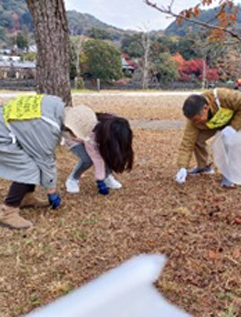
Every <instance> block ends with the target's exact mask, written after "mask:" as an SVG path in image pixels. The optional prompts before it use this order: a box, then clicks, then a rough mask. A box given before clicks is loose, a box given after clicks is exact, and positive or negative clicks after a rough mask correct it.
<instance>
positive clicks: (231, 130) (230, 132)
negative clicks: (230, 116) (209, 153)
mask: <svg viewBox="0 0 241 317" xmlns="http://www.w3.org/2000/svg"><path fill="white" fill-rule="evenodd" d="M235 133H236V130H235V129H234V128H233V127H231V125H228V126H227V127H225V128H224V129H223V130H222V131H221V134H222V137H223V140H224V142H225V143H226V142H227V141H228V139H229V138H230V137H231V136H232V135H234V134H235Z"/></svg>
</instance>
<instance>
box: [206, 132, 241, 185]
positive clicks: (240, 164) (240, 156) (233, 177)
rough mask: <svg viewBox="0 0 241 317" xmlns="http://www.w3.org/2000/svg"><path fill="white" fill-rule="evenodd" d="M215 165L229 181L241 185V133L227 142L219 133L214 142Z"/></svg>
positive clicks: (237, 133) (234, 135)
mask: <svg viewBox="0 0 241 317" xmlns="http://www.w3.org/2000/svg"><path fill="white" fill-rule="evenodd" d="M212 151H213V158H214V163H215V165H216V166H217V168H218V170H219V171H220V172H221V174H222V175H224V176H225V177H226V178H227V179H228V180H229V181H231V182H233V183H235V184H238V185H241V132H236V133H235V134H233V135H232V136H230V137H229V138H228V139H227V140H225V142H224V139H223V136H222V133H221V132H217V133H216V135H215V137H214V140H213V142H212Z"/></svg>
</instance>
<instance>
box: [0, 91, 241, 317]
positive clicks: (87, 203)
mask: <svg viewBox="0 0 241 317" xmlns="http://www.w3.org/2000/svg"><path fill="white" fill-rule="evenodd" d="M93 98H95V99H91V98H90V97H89V98H88V100H86V97H83V98H80V97H78V98H77V97H76V98H75V103H88V104H89V105H90V106H92V107H93V108H94V109H95V110H104V111H111V112H115V113H119V114H121V115H125V116H126V117H127V118H129V119H133V118H135V119H143V118H145V119H152V118H158V119H167V118H171V119H172V118H175V119H178V120H180V119H181V111H180V108H181V103H182V101H183V97H181V98H180V97H179V98H178V100H173V99H172V97H159V98H160V99H159V100H156V98H154V100H153V108H152V97H149V98H148V101H147V102H148V108H147V107H146V100H144V99H143V98H139V99H138V97H135V98H134V97H131V98H130V99H131V100H129V99H126V98H120V97H118V98H117V97H115V98H111V99H109V97H105V98H100V99H99V98H96V97H93ZM119 98H120V99H119ZM133 98H134V99H133ZM169 98H171V100H170V99H169ZM142 100H143V102H142ZM87 101H88V102H87ZM175 104H176V108H175V107H174V105H175ZM181 136H182V131H180V130H168V131H167V130H142V129H138V128H135V129H134V149H135V167H134V170H133V171H132V172H131V173H124V174H123V175H119V176H117V178H118V179H119V180H120V181H121V182H122V184H123V188H122V189H121V190H116V191H114V190H112V191H111V193H110V195H109V196H107V197H103V196H100V195H98V194H97V190H96V187H95V182H94V176H93V170H89V171H88V172H87V173H86V174H85V176H84V177H83V178H82V181H81V193H80V194H78V195H71V194H68V193H66V192H65V189H64V182H65V180H66V177H67V176H68V174H69V173H70V171H71V169H72V167H73V166H74V164H75V163H76V159H75V157H74V156H73V155H72V154H70V153H68V152H67V151H66V150H65V149H63V148H59V149H58V151H57V161H58V171H59V192H60V195H61V196H62V198H63V201H64V203H63V205H62V207H61V208H60V209H59V210H58V211H52V210H48V209H45V210H34V209H30V210H25V211H23V215H24V217H26V218H27V219H31V221H33V222H34V224H35V226H34V228H33V229H31V230H28V231H10V230H7V229H3V228H0V238H1V246H0V271H1V276H0V281H1V283H0V303H1V308H0V311H1V313H0V315H1V316H3V317H6V316H19V315H20V314H23V313H26V312H28V311H30V310H32V309H34V308H36V307H38V306H40V305H44V304H46V303H48V302H50V301H52V300H53V299H55V298H57V297H59V296H60V295H62V294H66V293H67V292H69V291H70V290H72V289H73V288H76V287H78V286H81V285H83V283H85V282H87V281H89V280H91V279H93V278H95V277H97V276H99V275H100V274H102V273H103V272H105V271H106V270H108V269H110V268H113V267H115V266H117V265H118V264H120V263H121V262H123V261H124V260H126V259H128V258H130V257H131V256H133V255H136V254H140V253H155V252H160V253H165V254H166V255H167V256H168V257H169V259H168V263H167V265H166V267H165V269H164V272H163V274H162V275H161V276H160V279H159V280H158V282H157V287H158V288H159V289H160V291H162V292H163V293H164V295H165V296H166V297H167V298H168V299H169V300H170V301H171V302H173V303H175V304H176V305H179V306H181V307H182V308H184V309H185V310H187V311H188V312H190V313H191V314H193V315H194V316H202V317H203V316H215V317H216V316H220V317H221V316H222V317H223V316H240V315H241V291H240V284H241V280H240V279H241V265H240V252H241V224H240V222H239V221H238V219H241V195H240V188H238V187H237V188H235V189H232V190H225V189H222V188H221V187H220V186H219V182H220V179H221V177H220V175H219V174H218V173H216V174H215V175H204V176H201V177H192V178H191V177H190V178H189V179H188V181H187V182H186V183H185V184H184V185H182V186H180V185H178V184H176V183H175V182H174V180H173V175H174V174H175V173H176V171H177V167H176V165H175V162H176V158H177V151H178V146H179V144H180V140H181ZM7 185H8V182H6V181H1V182H0V186H1V189H2V190H1V192H0V195H1V199H3V197H4V195H5V194H6V192H7ZM38 193H39V195H43V194H44V193H43V191H42V190H39V191H38Z"/></svg>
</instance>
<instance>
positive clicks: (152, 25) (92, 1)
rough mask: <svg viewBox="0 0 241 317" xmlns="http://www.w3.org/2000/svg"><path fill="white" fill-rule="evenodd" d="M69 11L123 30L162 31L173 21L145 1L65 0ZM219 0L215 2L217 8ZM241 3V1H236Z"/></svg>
mask: <svg viewBox="0 0 241 317" xmlns="http://www.w3.org/2000/svg"><path fill="white" fill-rule="evenodd" d="M64 2H65V6H66V9H67V10H76V11H78V12H81V13H89V14H91V15H93V16H94V17H96V18H97V19H99V20H101V21H102V22H104V23H107V24H111V25H113V26H116V27H119V28H121V29H132V30H141V29H148V30H160V29H165V28H166V27H167V26H168V25H169V24H170V23H171V22H172V21H173V20H172V19H170V18H167V16H165V15H164V14H161V13H160V12H158V11H157V10H155V9H153V8H151V7H149V6H147V5H146V4H145V3H144V2H143V0H125V1H124V0H82V1H80V0H64ZM152 2H153V3H156V4H157V5H158V4H159V5H161V4H162V5H163V3H165V4H164V5H165V6H167V5H168V4H170V3H171V0H153V1H152ZM199 2H200V0H175V1H174V5H173V8H174V9H175V11H176V12H180V11H181V10H183V9H185V8H189V7H191V6H193V5H195V4H197V3H199ZM218 2H219V1H218V0H216V1H215V0H214V3H215V6H217V5H218ZM235 2H236V3H241V0H237V1H235ZM208 8H210V7H208Z"/></svg>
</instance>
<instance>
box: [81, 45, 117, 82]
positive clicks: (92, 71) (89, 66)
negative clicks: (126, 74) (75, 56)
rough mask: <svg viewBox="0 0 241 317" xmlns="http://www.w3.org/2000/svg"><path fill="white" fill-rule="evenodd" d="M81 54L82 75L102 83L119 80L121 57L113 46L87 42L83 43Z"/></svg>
mask: <svg viewBox="0 0 241 317" xmlns="http://www.w3.org/2000/svg"><path fill="white" fill-rule="evenodd" d="M83 53H84V54H83V56H82V58H81V69H82V74H83V75H85V74H88V75H89V76H90V77H91V78H92V79H97V78H100V79H102V80H103V81H104V82H110V81H111V80H113V79H115V80H116V79H119V78H121V76H122V71H121V67H122V65H121V55H120V51H119V50H117V49H116V48H115V47H114V46H113V45H111V44H109V43H106V42H104V41H101V40H88V41H86V42H84V43H83Z"/></svg>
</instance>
